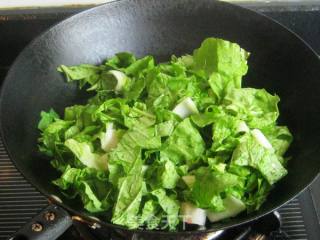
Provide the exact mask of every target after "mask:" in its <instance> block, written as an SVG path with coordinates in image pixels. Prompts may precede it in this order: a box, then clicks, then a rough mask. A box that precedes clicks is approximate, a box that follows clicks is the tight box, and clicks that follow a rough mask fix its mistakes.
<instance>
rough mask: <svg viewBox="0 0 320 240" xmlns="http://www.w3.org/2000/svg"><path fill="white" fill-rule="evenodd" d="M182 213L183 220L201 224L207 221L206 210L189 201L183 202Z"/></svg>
mask: <svg viewBox="0 0 320 240" xmlns="http://www.w3.org/2000/svg"><path fill="white" fill-rule="evenodd" d="M180 211H181V215H182V216H183V221H184V222H186V223H189V224H197V225H200V226H203V225H205V223H206V211H205V210H204V209H202V208H197V207H196V206H194V205H193V204H191V203H189V202H183V203H181V209H180Z"/></svg>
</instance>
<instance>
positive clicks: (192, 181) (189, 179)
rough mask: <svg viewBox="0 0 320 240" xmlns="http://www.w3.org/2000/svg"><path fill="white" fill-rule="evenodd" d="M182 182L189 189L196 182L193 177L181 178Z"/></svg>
mask: <svg viewBox="0 0 320 240" xmlns="http://www.w3.org/2000/svg"><path fill="white" fill-rule="evenodd" d="M182 180H183V181H184V182H185V183H186V184H187V186H188V187H189V188H192V187H193V184H194V182H195V181H196V177H195V176H193V175H187V176H183V177H182Z"/></svg>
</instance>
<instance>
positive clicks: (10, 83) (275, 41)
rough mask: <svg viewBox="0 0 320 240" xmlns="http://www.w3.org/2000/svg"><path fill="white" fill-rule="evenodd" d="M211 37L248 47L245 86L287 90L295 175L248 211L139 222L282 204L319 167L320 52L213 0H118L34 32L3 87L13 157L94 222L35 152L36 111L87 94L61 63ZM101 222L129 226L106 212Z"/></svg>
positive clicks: (173, 49) (284, 106)
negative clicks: (35, 35) (70, 79)
mask: <svg viewBox="0 0 320 240" xmlns="http://www.w3.org/2000/svg"><path fill="white" fill-rule="evenodd" d="M210 36H214V37H220V38H224V39H227V40H230V41H234V42H237V43H239V44H240V45H241V46H242V47H243V48H245V49H246V50H248V51H250V52H251V57H250V60H249V73H248V74H247V76H246V77H245V79H244V85H249V86H253V87H257V88H266V89H268V91H270V92H276V93H277V94H278V95H279V96H280V97H281V103H280V106H279V107H280V112H281V118H280V120H279V122H280V124H286V125H288V126H289V128H290V130H291V131H292V133H293V135H294V142H293V144H292V147H291V150H290V155H291V156H292V159H291V160H290V162H289V166H288V171H289V174H288V175H287V176H286V177H285V178H284V179H283V180H282V181H281V182H279V183H278V184H277V185H276V187H275V189H274V190H273V191H272V192H271V194H270V196H269V197H268V199H267V201H266V203H265V204H264V205H263V206H262V208H261V209H260V210H259V211H257V212H254V213H252V214H249V215H241V216H238V217H236V218H233V219H231V220H230V221H228V222H224V223H217V224H211V225H209V226H208V228H207V230H201V231H191V232H186V231H184V232H181V231H178V232H174V233H173V232H164V231H162V232H161V231H160V232H159V231H144V230H138V231H144V232H148V233H151V234H152V233H153V234H167V236H168V237H169V235H170V236H175V234H189V233H193V234H196V233H201V232H212V231H215V230H218V229H225V228H230V227H234V226H237V225H240V224H243V223H246V222H249V221H252V220H254V219H256V218H259V217H261V216H263V215H265V214H266V213H268V212H271V211H273V210H274V209H276V208H278V207H279V206H281V205H282V204H284V203H286V202H287V201H289V200H290V199H292V198H293V197H294V196H296V195H297V194H298V193H300V192H301V191H302V190H303V189H304V188H306V187H307V186H308V185H309V184H310V183H311V182H312V180H313V179H314V178H315V177H316V176H317V174H318V172H319V169H320V160H319V156H320V61H319V59H318V57H317V56H316V54H315V53H314V52H313V51H312V49H311V48H310V47H309V46H308V45H307V44H306V43H304V42H303V41H302V40H301V39H299V37H297V36H296V35H295V34H293V33H292V32H290V31H289V30H288V29H286V28H284V27H283V26H281V25H279V24H278V23H276V22H274V21H272V20H270V19H268V18H266V17H264V16H262V15H259V14H257V13H255V12H252V11H250V10H247V9H243V8H240V7H237V6H233V5H230V4H227V3H221V2H216V1H212V0H203V1H197V0H175V1H171V0H161V1H157V0H147V1H142V0H134V1H129V0H123V1H117V2H113V3H109V4H106V5H103V6H100V7H96V8H94V9H91V10H88V11H85V12H83V13H80V14H77V15H76V16H73V17H71V18H69V19H67V20H65V21H63V22H61V23H60V24H58V25H57V26H55V27H53V28H51V29H50V30H49V31H47V32H45V33H44V34H42V35H41V36H40V37H39V38H37V39H36V40H34V41H33V42H32V43H31V44H30V45H29V46H28V47H26V49H25V50H24V51H23V52H22V53H21V54H20V55H19V57H18V58H17V59H16V61H15V62H14V64H13V65H12V67H11V69H10V71H9V73H8V75H7V77H6V79H5V82H4V84H3V87H2V92H1V99H0V111H1V112H0V113H1V134H2V137H3V141H4V143H5V146H6V148H7V151H8V153H9V155H10V157H11V159H12V161H13V162H14V163H15V164H16V166H17V167H18V169H19V170H20V171H21V172H22V173H23V175H24V176H25V177H26V178H27V179H28V180H29V181H30V182H31V183H32V184H33V185H34V186H35V187H36V188H37V189H38V190H39V191H41V192H42V193H43V194H45V195H46V196H47V197H48V198H49V199H51V200H53V198H52V197H51V195H56V196H59V197H60V198H61V199H62V201H63V202H62V203H59V202H57V204H58V205H59V206H60V207H62V208H63V209H67V210H68V211H69V213H70V214H72V215H76V216H79V219H80V218H81V219H86V221H88V222H90V223H93V222H96V220H93V219H91V218H89V214H88V213H86V212H85V211H84V210H83V209H82V207H81V205H80V204H78V203H77V202H74V201H70V200H67V199H65V198H64V197H63V195H61V194H60V192H59V190H58V189H57V188H55V187H54V186H53V185H52V184H51V181H52V180H53V179H55V178H57V177H58V175H57V172H55V171H54V170H53V168H52V167H51V166H50V164H49V161H48V160H47V159H43V157H42V156H40V155H39V154H38V151H37V137H38V136H39V132H38V131H37V129H36V126H37V123H38V120H39V113H40V111H41V110H48V109H49V108H50V107H53V108H54V109H57V110H58V112H59V113H60V114H61V113H62V112H63V109H64V108H65V107H66V106H68V105H71V104H75V103H82V102H84V101H85V99H86V98H87V97H88V95H87V93H86V92H84V91H80V90H78V88H77V86H76V85H75V84H68V83H66V82H65V80H64V78H63V76H62V75H60V74H59V73H58V72H57V71H56V68H57V66H58V65H60V64H65V65H75V64H80V63H100V62H101V61H102V60H103V59H105V58H107V57H110V56H112V55H113V54H114V53H117V52H120V51H130V52H133V53H135V54H137V55H138V56H143V55H146V54H152V55H154V56H156V59H157V60H159V61H163V60H167V59H168V58H169V56H170V55H171V54H173V53H174V54H176V55H181V54H186V53H191V52H192V50H193V49H194V48H196V47H197V46H199V44H200V43H201V42H202V40H204V39H205V38H206V37H210ZM97 226H101V227H102V229H103V228H105V227H111V228H113V229H114V228H116V229H120V230H121V229H124V228H123V227H121V226H116V225H113V224H111V223H108V222H102V221H100V222H99V225H97Z"/></svg>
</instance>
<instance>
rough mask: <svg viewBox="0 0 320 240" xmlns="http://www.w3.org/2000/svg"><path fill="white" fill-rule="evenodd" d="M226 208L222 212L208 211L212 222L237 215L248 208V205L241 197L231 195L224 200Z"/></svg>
mask: <svg viewBox="0 0 320 240" xmlns="http://www.w3.org/2000/svg"><path fill="white" fill-rule="evenodd" d="M223 204H224V206H225V208H226V209H225V210H224V211H222V212H211V211H209V210H208V211H207V217H208V219H209V220H210V222H218V221H220V220H222V219H226V218H230V217H235V216H236V215H238V214H239V213H240V212H242V211H244V210H245V209H246V205H245V204H244V203H243V202H242V201H241V200H239V199H237V198H235V197H233V196H229V197H227V198H225V199H224V200H223Z"/></svg>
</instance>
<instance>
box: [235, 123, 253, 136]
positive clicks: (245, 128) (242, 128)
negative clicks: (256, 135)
mask: <svg viewBox="0 0 320 240" xmlns="http://www.w3.org/2000/svg"><path fill="white" fill-rule="evenodd" d="M237 131H238V132H245V133H246V132H249V131H250V129H249V127H248V126H247V124H246V123H245V122H244V121H241V122H240V123H239V125H238V129H237Z"/></svg>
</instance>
